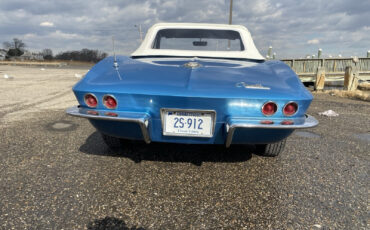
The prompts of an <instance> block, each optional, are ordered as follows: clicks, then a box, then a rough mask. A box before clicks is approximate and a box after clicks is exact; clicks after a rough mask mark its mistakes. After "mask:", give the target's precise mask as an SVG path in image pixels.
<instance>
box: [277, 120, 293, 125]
mask: <svg viewBox="0 0 370 230" xmlns="http://www.w3.org/2000/svg"><path fill="white" fill-rule="evenodd" d="M280 124H282V125H293V124H294V122H293V121H282V122H281V123H280Z"/></svg>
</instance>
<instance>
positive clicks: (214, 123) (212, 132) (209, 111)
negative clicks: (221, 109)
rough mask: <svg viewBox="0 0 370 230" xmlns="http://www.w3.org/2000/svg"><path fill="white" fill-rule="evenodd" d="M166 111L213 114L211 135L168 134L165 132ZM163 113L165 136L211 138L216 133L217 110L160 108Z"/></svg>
mask: <svg viewBox="0 0 370 230" xmlns="http://www.w3.org/2000/svg"><path fill="white" fill-rule="evenodd" d="M166 111H174V112H194V113H211V114H212V115H213V124H212V130H211V135H210V136H196V135H184V134H179V135H176V134H167V133H165V132H164V122H163V121H164V113H165V112H166ZM160 115H161V124H162V135H163V136H181V137H199V138H211V137H213V135H214V132H215V129H216V123H217V113H216V110H202V109H177V108H161V110H160Z"/></svg>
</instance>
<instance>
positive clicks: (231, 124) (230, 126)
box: [226, 114, 319, 148]
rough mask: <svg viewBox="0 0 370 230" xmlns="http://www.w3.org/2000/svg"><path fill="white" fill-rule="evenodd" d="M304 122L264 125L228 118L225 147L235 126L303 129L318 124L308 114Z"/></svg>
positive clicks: (229, 143) (231, 138) (232, 134)
mask: <svg viewBox="0 0 370 230" xmlns="http://www.w3.org/2000/svg"><path fill="white" fill-rule="evenodd" d="M305 116H306V118H305V119H304V123H303V124H300V125H294V124H293V125H281V124H280V123H277V124H272V125H265V124H260V123H258V122H256V121H253V122H250V121H248V120H243V119H229V120H228V122H227V123H226V133H227V138H226V148H228V147H230V145H231V142H232V140H233V136H234V132H235V130H236V129H237V128H254V129H305V128H312V127H315V126H317V125H318V124H319V122H318V121H317V120H316V119H315V118H314V117H313V116H310V115H308V114H306V115H305Z"/></svg>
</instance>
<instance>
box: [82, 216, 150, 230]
mask: <svg viewBox="0 0 370 230" xmlns="http://www.w3.org/2000/svg"><path fill="white" fill-rule="evenodd" d="M87 229H88V230H118V229H119V230H145V229H144V228H137V227H127V225H126V223H125V222H124V221H123V220H120V219H117V218H115V217H105V218H103V219H97V220H94V221H93V222H91V223H89V224H88V225H87Z"/></svg>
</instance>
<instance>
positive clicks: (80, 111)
mask: <svg viewBox="0 0 370 230" xmlns="http://www.w3.org/2000/svg"><path fill="white" fill-rule="evenodd" d="M66 113H67V114H69V115H71V116H76V117H83V118H87V119H89V120H90V122H91V123H92V124H93V125H94V126H95V127H96V128H98V129H99V130H100V131H102V132H106V133H107V134H111V135H112V133H116V134H113V136H118V137H127V136H126V134H127V135H128V133H133V132H135V131H137V132H139V133H140V135H139V136H140V137H139V138H142V139H143V140H144V141H145V142H146V143H150V142H151V140H152V139H153V141H161V142H175V143H193V144H195V143H204V144H222V143H224V144H226V147H229V146H230V145H231V144H232V143H257V142H258V143H264V141H266V143H269V142H276V141H279V140H282V139H284V138H286V137H287V136H289V135H290V134H291V133H292V132H293V131H294V129H302V128H311V127H314V126H316V125H318V121H317V120H316V119H315V118H314V117H312V116H310V115H306V117H304V118H299V119H293V120H294V124H293V125H281V124H280V123H279V122H275V123H274V124H271V125H265V124H261V123H260V120H258V119H245V118H229V119H228V120H227V121H226V122H225V123H217V125H216V132H215V134H214V136H213V137H212V138H189V137H167V136H163V135H162V131H160V132H158V131H159V130H161V121H160V120H152V119H151V116H150V115H149V114H148V113H138V112H119V111H114V113H115V116H112V111H109V110H92V109H88V108H83V107H78V106H74V107H71V108H68V109H67V110H66ZM99 120H100V121H99ZM115 122H122V124H123V123H134V124H137V125H138V127H139V129H138V128H136V129H137V130H133V129H135V127H132V128H129V129H127V130H125V131H124V130H123V129H119V130H118V131H117V130H112V129H105V128H106V127H107V126H115V125H114V124H117V123H115ZM116 126H117V125H116ZM258 130H259V131H258ZM151 134H152V138H151ZM256 136H258V137H256Z"/></svg>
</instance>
